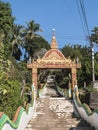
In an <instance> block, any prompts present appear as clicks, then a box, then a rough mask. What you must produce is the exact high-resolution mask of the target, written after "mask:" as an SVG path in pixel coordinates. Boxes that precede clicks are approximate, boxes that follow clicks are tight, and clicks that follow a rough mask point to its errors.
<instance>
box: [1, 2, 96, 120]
mask: <svg viewBox="0 0 98 130" xmlns="http://www.w3.org/2000/svg"><path fill="white" fill-rule="evenodd" d="M38 31H41V32H42V29H41V28H40V25H39V24H37V23H35V21H34V20H31V21H29V22H26V27H25V26H23V25H17V24H15V17H14V16H12V9H11V6H10V4H9V3H4V2H2V1H0V104H1V105H0V111H4V112H5V113H6V114H7V115H9V117H10V118H13V114H14V113H15V111H16V109H17V107H18V106H20V105H22V106H24V105H25V102H30V91H31V87H30V86H31V84H32V81H31V70H28V69H27V61H28V60H30V59H31V60H32V59H35V60H36V59H37V58H38V57H42V56H43V55H44V53H45V52H46V51H47V50H48V49H49V48H50V45H49V44H48V42H47V41H46V40H45V39H44V38H42V37H41V36H40V35H38V33H37V32H38ZM97 40H98V28H95V29H94V30H93V34H92V41H93V42H96V43H97ZM61 51H62V53H63V54H64V55H65V57H69V56H70V58H71V59H77V56H78V59H79V62H81V64H82V68H81V69H80V70H78V84H79V86H80V87H83V83H84V82H86V83H87V85H90V84H91V80H92V73H91V49H90V47H87V46H84V47H83V46H80V45H78V44H77V45H70V44H69V45H65V47H63V48H62V49H61ZM49 73H50V71H48V70H47V71H44V72H43V71H42V70H39V72H38V78H39V81H40V82H39V83H41V82H43V81H46V80H45V79H44V77H46V75H48V74H49ZM51 73H52V72H51ZM53 73H56V75H57V77H56V78H57V79H58V82H59V83H61V82H62V80H66V81H68V78H70V77H68V76H69V75H68V72H66V73H65V71H64V70H63V71H62V72H60V71H58V70H57V71H56V72H53ZM64 74H66V75H67V77H66V79H64V78H63V77H64ZM95 75H96V79H98V53H97V52H96V53H95Z"/></svg>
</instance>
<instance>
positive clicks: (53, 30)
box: [52, 28, 55, 36]
mask: <svg viewBox="0 0 98 130" xmlns="http://www.w3.org/2000/svg"><path fill="white" fill-rule="evenodd" d="M52 32H53V36H55V28H53V29H52Z"/></svg>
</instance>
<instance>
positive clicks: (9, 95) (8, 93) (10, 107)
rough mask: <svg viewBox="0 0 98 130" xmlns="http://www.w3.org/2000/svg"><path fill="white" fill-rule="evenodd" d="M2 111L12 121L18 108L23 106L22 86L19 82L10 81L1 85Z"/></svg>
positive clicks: (0, 99) (0, 100) (0, 108)
mask: <svg viewBox="0 0 98 130" xmlns="http://www.w3.org/2000/svg"><path fill="white" fill-rule="evenodd" d="M0 88H2V90H3V91H0V104H1V105H0V111H4V112H5V113H6V114H7V115H8V116H9V117H10V118H11V119H12V118H13V115H14V114H15V111H16V110H17V108H18V107H19V106H20V105H22V106H23V99H22V98H21V97H20V92H21V85H20V83H19V82H18V81H10V80H8V81H7V82H6V83H5V84H0Z"/></svg>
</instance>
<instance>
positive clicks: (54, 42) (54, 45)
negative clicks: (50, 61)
mask: <svg viewBox="0 0 98 130" xmlns="http://www.w3.org/2000/svg"><path fill="white" fill-rule="evenodd" d="M51 49H58V45H57V41H56V38H55V29H53V36H52V42H51Z"/></svg>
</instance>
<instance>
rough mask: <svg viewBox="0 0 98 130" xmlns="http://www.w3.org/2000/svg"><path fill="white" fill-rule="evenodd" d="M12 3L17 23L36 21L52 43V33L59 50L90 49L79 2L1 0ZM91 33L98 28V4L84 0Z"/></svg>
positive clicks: (42, 33) (97, 2) (61, 0)
mask: <svg viewBox="0 0 98 130" xmlns="http://www.w3.org/2000/svg"><path fill="white" fill-rule="evenodd" d="M2 1H3V2H9V3H10V4H11V8H12V14H13V16H15V17H16V20H15V23H17V24H20V25H25V26H26V21H28V22H29V21H30V20H34V21H35V23H38V24H40V27H41V29H42V30H43V32H41V33H40V35H42V36H43V37H44V38H45V39H46V40H47V41H48V42H49V43H51V40H52V29H55V35H56V39H57V43H58V46H59V48H62V47H64V46H65V45H66V44H69V43H70V44H77V43H78V44H80V45H83V46H84V45H88V46H89V45H90V43H89V42H88V41H87V39H86V37H87V36H88V33H86V30H85V28H83V20H82V22H81V17H80V15H79V10H78V6H77V0H2ZM83 1H84V6H85V12H86V18H87V23H88V28H89V32H90V33H91V30H93V28H94V27H98V15H97V13H98V0H83Z"/></svg>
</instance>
